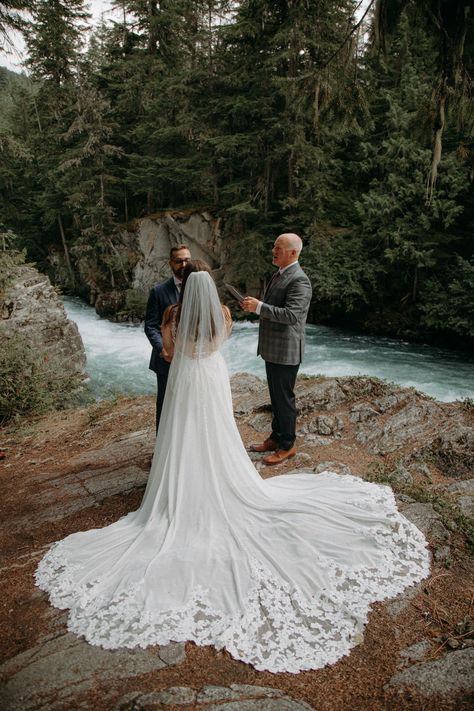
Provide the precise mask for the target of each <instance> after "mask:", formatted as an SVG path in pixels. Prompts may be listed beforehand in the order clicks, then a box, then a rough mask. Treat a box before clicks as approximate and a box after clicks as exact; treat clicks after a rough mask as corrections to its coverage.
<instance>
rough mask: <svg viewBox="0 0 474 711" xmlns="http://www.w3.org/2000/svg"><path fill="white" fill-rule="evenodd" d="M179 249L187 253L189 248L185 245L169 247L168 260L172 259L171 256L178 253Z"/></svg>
mask: <svg viewBox="0 0 474 711" xmlns="http://www.w3.org/2000/svg"><path fill="white" fill-rule="evenodd" d="M181 249H187V250H188V251H189V247H188V245H187V244H178V245H177V246H175V247H171V249H170V259H173V254H174V253H175V252H179V251H180V250H181Z"/></svg>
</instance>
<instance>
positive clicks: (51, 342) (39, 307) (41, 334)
mask: <svg viewBox="0 0 474 711" xmlns="http://www.w3.org/2000/svg"><path fill="white" fill-rule="evenodd" d="M0 326H1V333H2V338H8V337H9V336H10V335H12V334H13V333H20V334H22V335H24V336H25V337H26V338H27V340H28V342H29V343H30V344H31V345H32V346H33V347H35V348H38V349H40V350H41V351H44V352H46V354H47V355H48V356H49V357H51V358H52V359H54V360H57V361H58V362H61V367H62V368H63V369H64V370H69V371H70V372H74V373H82V374H84V377H85V366H86V353H85V350H84V344H83V343H82V338H81V336H80V334H79V329H78V327H77V325H76V324H75V323H74V322H73V321H70V320H69V319H68V317H67V315H66V311H65V309H64V306H63V304H62V302H61V299H60V298H59V296H58V294H57V292H56V290H55V289H54V288H53V287H52V285H51V282H50V281H49V278H48V277H47V276H46V275H44V274H40V272H38V270H37V269H35V268H34V267H32V266H30V265H22V266H19V267H17V268H16V273H15V275H14V279H13V280H12V281H11V283H10V284H9V285H8V286H7V287H6V289H5V291H4V293H3V294H1V295H0Z"/></svg>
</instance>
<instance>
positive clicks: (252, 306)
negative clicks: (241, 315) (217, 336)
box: [240, 296, 259, 313]
mask: <svg viewBox="0 0 474 711" xmlns="http://www.w3.org/2000/svg"><path fill="white" fill-rule="evenodd" d="M258 303H259V301H258V299H254V298H253V296H246V297H245V299H244V300H243V301H241V302H240V308H241V309H243V311H247V312H248V313H255V311H256V310H257V306H258Z"/></svg>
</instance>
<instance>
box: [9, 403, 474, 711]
mask: <svg viewBox="0 0 474 711" xmlns="http://www.w3.org/2000/svg"><path fill="white" fill-rule="evenodd" d="M153 417H154V398H152V397H140V398H133V399H132V398H122V399H119V400H117V401H115V402H113V403H109V402H104V403H100V404H96V405H93V406H91V407H89V408H87V409H83V410H71V411H64V412H58V413H53V414H51V415H49V416H45V417H42V418H34V419H31V420H28V421H23V422H22V423H21V424H19V425H16V426H15V425H13V426H9V427H8V428H4V429H3V430H0V436H1V437H2V440H1V444H0V446H1V449H2V456H3V458H2V459H1V460H0V482H1V491H2V496H1V518H2V522H3V526H2V576H1V583H0V585H1V588H0V591H1V601H0V640H1V642H0V645H1V659H2V661H5V660H8V659H11V658H12V657H15V656H16V655H18V654H20V653H21V652H23V651H25V650H28V649H30V648H31V647H32V646H34V644H36V643H37V641H38V640H40V639H41V638H42V637H43V636H44V635H46V634H47V633H48V626H49V619H50V618H49V616H48V609H49V604H48V601H47V597H46V595H45V594H42V593H41V594H38V590H37V589H35V587H34V581H33V574H34V571H35V568H36V565H37V563H38V560H39V559H40V557H41V556H42V554H43V553H44V551H45V549H46V548H47V546H48V545H49V544H51V543H52V542H53V541H56V540H58V539H61V538H63V537H65V536H66V535H68V534H70V533H73V532H75V531H80V530H84V529H89V528H95V527H101V526H104V525H107V524H108V523H110V522H112V521H115V520H116V519H117V518H119V517H120V516H122V515H124V514H126V513H127V512H129V511H132V510H134V509H135V508H137V507H138V505H139V503H140V500H141V497H142V494H143V485H140V486H138V487H134V488H133V487H132V488H131V489H130V490H128V491H126V492H124V493H119V494H115V495H111V496H109V497H106V498H102V499H101V500H100V501H99V502H96V503H95V504H94V505H92V506H89V507H87V508H83V509H81V510H79V511H75V512H73V513H71V514H69V515H65V516H62V515H59V512H60V510H61V497H62V493H61V487H60V485H59V484H60V479H61V476H63V475H65V474H67V473H68V472H69V471H71V465H70V464H69V462H70V461H71V460H72V459H73V458H74V457H77V456H79V455H80V454H82V453H84V452H85V451H89V450H94V449H96V448H99V447H103V446H104V443H106V442H107V441H113V440H116V439H117V438H119V437H121V436H123V435H127V434H130V433H133V432H136V431H139V430H149V431H150V442H152V436H151V435H152V433H151V428H152V426H153ZM239 426H240V431H241V435H242V438H243V441H244V443H245V444H246V445H248V444H249V443H250V442H252V441H259V440H260V439H261V435H260V434H259V433H256V432H255V431H254V430H253V428H252V427H251V426H250V425H249V424H246V423H240V425H239ZM151 449H152V444H150V447H149V448H148V450H147V451H143V450H141V451H140V452H139V453H138V454H137V455H136V456H133V453H132V455H131V457H132V459H131V461H133V463H134V465H136V466H138V467H139V468H140V469H142V470H143V471H144V472H146V471H148V467H149V462H150V457H151ZM298 449H299V451H300V452H303V453H305V454H307V455H308V458H306V461H304V462H303V463H302V464H298V461H297V460H292V461H290V462H288V463H286V464H284V465H280V466H278V467H276V468H270V467H267V468H264V469H262V470H261V471H260V473H261V474H262V476H264V477H267V476H277V475H279V474H282V473H284V472H286V471H288V470H291V469H294V468H295V466H302V467H303V466H308V461H310V463H311V467H315V466H316V465H317V464H318V463H320V462H323V461H335V462H339V463H341V464H345V465H347V466H348V467H349V469H350V470H351V472H352V473H354V474H360V475H362V476H365V475H367V472H368V471H373V470H374V468H375V469H376V468H377V465H380V466H383V467H384V468H387V467H390V464H391V458H390V456H385V457H382V456H375V455H373V454H370V453H369V452H368V451H367V450H366V449H364V448H362V447H361V446H360V445H359V444H357V442H356V440H355V439H354V436H353V432H351V431H347V432H346V433H345V434H344V437H342V438H341V439H338V440H335V441H334V442H331V443H330V444H328V445H326V446H324V447H322V446H318V445H317V444H315V443H311V442H306V441H304V440H303V439H301V438H300V439H299V441H298ZM397 456H400V453H399V452H398V453H397ZM45 469H47V471H48V476H52V475H54V476H56V477H57V480H58V487H57V492H56V495H55V496H56V500H55V501H54V506H56V507H57V510H58V516H57V518H55V519H54V520H43V519H41V517H38V514H39V513H40V512H39V511H38V509H37V506H36V505H35V493H36V491H37V487H38V486H39V485H40V482H41V476H42V473H43V472H44V471H45ZM434 476H435V478H436V479H435V483H439V482H441V481H442V480H443V477H442V475H441V474H439V473H436V471H435V474H434ZM18 520H21V521H22V522H23V524H22V526H21V527H18V526H17V525H13V522H15V521H18ZM10 524H12V525H10ZM452 537H453V538H452V543H451V550H452V555H451V557H450V559H449V562H446V561H445V562H440V563H435V564H434V565H433V569H432V575H431V577H430V578H429V579H428V580H426V581H425V582H424V583H422V584H421V585H420V587H419V590H418V592H417V593H416V595H415V596H414V597H412V599H411V600H410V601H409V603H408V604H407V605H406V606H405V607H404V609H402V610H401V612H400V613H399V614H398V615H396V616H394V614H393V611H392V612H391V611H390V609H389V605H388V604H387V603H378V604H376V605H374V606H373V609H372V612H371V615H370V620H369V624H368V625H367V627H366V629H365V634H364V640H363V643H362V644H360V645H359V646H358V647H356V648H355V649H354V650H353V651H352V652H351V654H350V655H349V656H347V657H345V658H343V659H341V660H340V661H338V662H337V663H336V664H334V665H332V666H330V667H326V668H324V669H321V670H317V671H311V672H304V673H300V674H295V675H294V674H271V673H266V672H257V671H255V670H254V669H253V668H252V667H251V666H248V665H246V664H244V663H242V662H238V661H235V660H233V659H232V658H231V657H230V656H229V654H228V653H226V652H217V651H216V650H215V649H213V648H211V647H202V648H201V647H197V646H196V645H194V644H192V643H187V644H186V660H185V661H184V662H183V663H182V664H179V665H177V666H173V667H169V668H166V669H163V670H160V671H157V672H153V673H148V674H144V675H142V676H138V677H134V678H132V679H123V680H120V681H114V686H113V688H112V689H111V688H110V687H108V688H107V702H104V700H103V699H104V695H105V694H104V692H105V688H104V686H103V685H102V684H101V683H100V682H99V683H98V684H97V685H96V686H95V687H94V688H93V689H92V690H89V691H87V692H86V693H84V694H82V695H80V697H78V699H77V704H78V706H77V707H78V708H79V707H80V708H86V709H96V710H97V711H107V710H108V709H112V708H113V706H114V704H115V703H116V702H117V701H118V700H119V699H120V698H121V697H123V696H124V694H126V693H127V692H130V691H137V690H139V691H141V692H144V691H148V690H150V691H151V690H155V691H156V690H161V689H165V688H168V687H172V686H190V687H193V688H196V689H197V688H200V687H202V686H204V685H220V686H222V685H225V686H227V685H230V684H235V683H237V684H252V685H258V686H267V687H274V688H278V689H280V690H282V691H284V692H285V693H286V694H288V695H289V696H290V697H292V698H293V699H295V700H302V701H305V702H307V703H308V704H310V705H311V706H312V707H314V708H315V709H317V710H318V711H380V710H383V709H387V710H391V709H393V710H394V711H395V710H397V711H398V710H403V711H411V710H413V711H415V710H416V711H422V710H423V711H437V710H438V709H439V710H440V711H441V709H443V711H445V710H446V709H448V710H449V709H453V710H454V709H456V710H459V711H463V710H464V709H466V711H467V709H468V708H471V707H472V706H471V704H472V699H467V698H464V697H457V698H446V697H443V698H439V699H435V700H433V699H431V700H430V701H427V700H426V699H424V698H422V697H419V696H417V694H416V693H415V692H414V691H413V690H410V689H404V690H402V691H400V690H397V691H388V690H385V689H384V686H385V684H387V682H388V681H389V679H390V678H391V677H392V675H393V674H394V673H395V671H396V670H397V666H398V665H399V663H400V657H399V653H400V651H401V650H403V649H405V648H406V647H409V646H410V645H412V644H414V643H416V642H418V641H420V640H426V639H428V640H431V641H432V649H433V651H432V654H431V658H433V659H437V658H440V657H441V656H442V655H443V654H445V653H446V651H447V646H446V645H447V640H450V639H451V640H452V639H455V640H457V641H462V639H463V635H464V632H463V630H464V628H463V623H465V621H466V619H468V618H469V617H470V618H472V617H473V616H474V611H473V605H474V585H473V577H472V567H471V564H470V559H469V553H468V551H467V549H466V546H465V542H464V540H463V536H462V535H461V533H460V532H459V531H458V532H456V531H454V532H453V533H452ZM65 708H68V709H70V708H71V707H70V706H68V705H67V706H65ZM173 708H174V707H170V709H173ZM178 708H183V707H182V706H180V707H176V709H178ZM187 708H189V706H188V707H187Z"/></svg>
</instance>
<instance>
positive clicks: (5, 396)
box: [0, 333, 83, 424]
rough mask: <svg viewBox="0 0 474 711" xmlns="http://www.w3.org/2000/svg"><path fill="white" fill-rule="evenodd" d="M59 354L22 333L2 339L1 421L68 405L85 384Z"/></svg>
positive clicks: (0, 339)
mask: <svg viewBox="0 0 474 711" xmlns="http://www.w3.org/2000/svg"><path fill="white" fill-rule="evenodd" d="M82 379H83V376H82V374H81V373H75V372H74V371H68V370H67V369H66V368H65V367H64V363H63V362H61V361H60V359H59V358H58V357H53V356H51V355H50V354H48V353H47V352H46V351H45V350H44V349H41V348H38V347H37V346H34V345H33V346H32V345H31V343H30V341H29V340H28V339H27V338H26V337H25V336H23V335H21V334H18V333H14V334H5V333H3V334H2V337H1V338H0V424H4V423H6V422H8V421H9V420H11V419H12V418H14V417H19V416H22V415H27V414H42V413H44V412H47V411H48V410H52V409H55V408H61V407H65V406H66V405H67V404H68V403H70V402H71V400H72V398H73V396H74V395H75V394H76V393H77V392H78V390H79V388H80V386H81V384H82Z"/></svg>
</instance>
